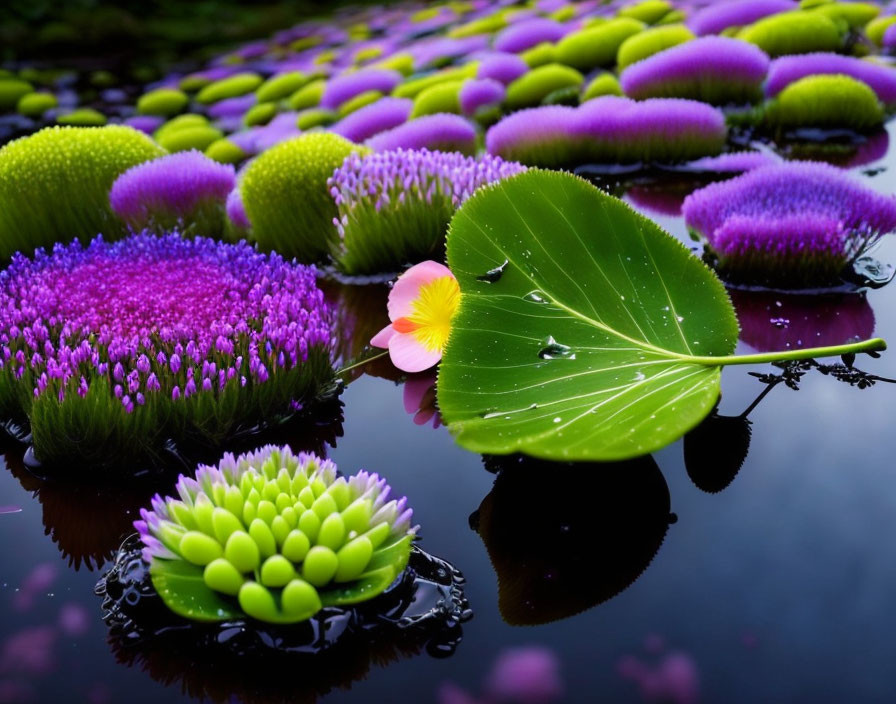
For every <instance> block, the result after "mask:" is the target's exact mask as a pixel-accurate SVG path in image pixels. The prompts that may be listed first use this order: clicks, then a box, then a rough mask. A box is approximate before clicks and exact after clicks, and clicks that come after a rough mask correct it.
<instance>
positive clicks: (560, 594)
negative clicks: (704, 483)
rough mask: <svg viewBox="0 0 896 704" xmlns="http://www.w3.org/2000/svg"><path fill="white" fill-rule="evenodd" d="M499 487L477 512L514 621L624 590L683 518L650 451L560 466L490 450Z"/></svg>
mask: <svg viewBox="0 0 896 704" xmlns="http://www.w3.org/2000/svg"><path fill="white" fill-rule="evenodd" d="M485 463H486V468H488V469H490V470H492V471H498V476H497V478H496V479H495V485H494V487H493V488H492V490H491V492H490V493H489V494H488V496H486V497H485V498H484V499H483V500H482V503H481V504H480V506H479V510H478V511H476V512H475V513H474V514H473V515H472V516H471V517H470V524H471V526H472V527H473V529H474V530H476V531H477V532H478V533H479V535H480V537H481V538H482V542H483V543H485V547H486V549H487V550H488V554H489V557H490V558H491V561H492V565H493V566H494V568H495V572H496V573H497V576H498V606H499V608H500V610H501V615H502V617H503V618H504V620H505V621H506V622H507V623H509V624H511V625H531V624H538V623H547V622H549V621H556V620H558V619H562V618H566V617H568V616H572V615H573V614H576V613H579V612H580V611H584V610H585V609H589V608H591V607H593V606H596V605H597V604H600V603H602V602H604V601H607V600H608V599H610V598H612V597H614V596H615V595H617V594H619V593H620V592H622V591H623V590H625V589H626V588H627V587H628V586H629V585H631V584H632V582H634V581H635V580H636V579H637V578H638V576H639V575H640V574H641V573H642V572H643V571H644V570H645V569H646V567H647V566H648V565H649V564H650V562H651V560H652V559H653V557H654V555H656V553H657V551H658V550H659V548H660V546H661V545H662V542H663V539H664V537H665V535H666V530H667V529H668V526H669V524H670V523H671V522H674V520H675V518H674V516H673V515H671V514H670V513H669V508H670V499H669V489H668V487H667V485H666V481H665V479H664V478H663V475H662V473H661V472H660V470H659V468H658V467H657V465H656V462H654V460H653V458H652V457H649V456H645V457H641V458H639V459H636V460H629V461H627V462H618V463H610V464H560V463H552V462H546V461H543V460H536V459H532V458H529V457H523V456H519V455H514V456H511V457H501V458H498V457H487V458H486V459H485Z"/></svg>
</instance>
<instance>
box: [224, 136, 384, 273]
mask: <svg viewBox="0 0 896 704" xmlns="http://www.w3.org/2000/svg"><path fill="white" fill-rule="evenodd" d="M366 151H367V150H366V148H365V147H361V146H359V145H356V144H354V143H352V142H349V141H348V140H347V139H345V138H343V137H340V136H338V135H335V134H330V133H323V132H320V133H313V134H306V135H302V136H300V137H296V138H295V139H290V140H288V141H286V142H283V143H281V144H278V145H277V146H275V147H273V148H271V149H268V150H267V151H266V152H265V153H264V154H262V155H261V156H259V157H258V158H257V159H256V160H255V161H253V162H252V163H251V164H250V165H249V166H248V167H247V168H246V171H245V173H244V175H243V178H242V182H241V185H240V192H241V194H242V198H243V204H244V205H245V208H246V214H247V215H248V217H249V221H250V222H251V223H252V237H253V239H254V240H255V241H256V242H257V243H258V245H259V246H260V247H261V248H262V249H264V250H268V251H270V250H276V251H277V252H279V253H280V254H283V255H284V256H288V257H297V258H298V259H299V260H300V261H302V262H314V261H320V260H322V259H324V258H326V256H327V254H328V253H329V245H328V241H329V236H330V233H331V231H332V229H333V219H334V218H335V217H337V212H336V205H335V204H334V203H333V200H332V198H331V197H330V194H329V193H328V192H327V179H328V178H329V177H330V176H331V175H332V174H333V171H334V170H335V169H336V167H338V166H339V165H340V164H342V162H343V161H344V160H345V158H346V157H347V156H348V155H349V154H351V153H353V152H366Z"/></svg>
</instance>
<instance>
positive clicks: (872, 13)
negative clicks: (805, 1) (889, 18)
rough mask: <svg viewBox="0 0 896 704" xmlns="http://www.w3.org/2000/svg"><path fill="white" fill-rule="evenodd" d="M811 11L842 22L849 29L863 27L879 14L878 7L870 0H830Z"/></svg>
mask: <svg viewBox="0 0 896 704" xmlns="http://www.w3.org/2000/svg"><path fill="white" fill-rule="evenodd" d="M812 11H813V12H817V13H819V14H821V15H825V16H826V17H830V18H831V19H832V20H834V21H835V22H844V23H845V24H846V25H847V26H848V27H849V28H850V29H858V28H859V27H864V26H865V25H866V24H868V23H869V22H870V21H871V20H873V19H874V18H875V17H877V16H878V15H879V14H880V8H879V7H878V6H877V5H872V4H871V3H870V2H832V3H829V4H827V5H821V6H820V7H817V8H815V9H814V10H812Z"/></svg>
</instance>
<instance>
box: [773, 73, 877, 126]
mask: <svg viewBox="0 0 896 704" xmlns="http://www.w3.org/2000/svg"><path fill="white" fill-rule="evenodd" d="M764 121H765V124H766V125H767V126H769V127H774V128H782V129H795V128H798V127H845V128H849V129H854V130H858V131H868V130H872V129H874V128H876V127H879V126H880V125H882V124H883V121H884V108H883V106H882V105H881V104H880V101H879V100H878V99H877V96H876V95H875V93H874V91H873V90H871V88H869V87H868V86H867V85H866V84H865V83H862V82H861V81H857V80H855V79H854V78H850V77H849V76H842V75H821V76H807V77H806V78H802V79H800V80H798V81H795V82H793V83H791V84H790V85H789V86H787V87H786V88H785V89H784V90H782V91H781V92H780V93H779V94H778V96H777V97H776V98H775V99H774V100H772V101H770V102H769V103H768V104H767V105H766V108H765V116H764Z"/></svg>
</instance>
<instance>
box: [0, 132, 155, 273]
mask: <svg viewBox="0 0 896 704" xmlns="http://www.w3.org/2000/svg"><path fill="white" fill-rule="evenodd" d="M163 153H164V152H163V150H162V149H161V148H160V147H159V146H158V145H157V144H155V143H154V142H153V141H152V140H151V139H150V138H149V137H147V136H146V135H145V134H143V133H142V132H138V131H137V130H134V129H131V128H129V127H120V126H109V127H92V128H89V127H48V128H45V129H43V130H41V131H39V132H37V133H35V134H33V135H31V136H29V137H23V138H21V139H17V140H15V141H13V142H10V143H9V144H7V145H5V146H4V147H3V148H2V149H0V257H2V258H4V259H8V258H9V257H10V256H11V255H12V254H13V252H16V251H20V252H29V253H30V252H32V251H34V249H35V248H37V247H47V246H50V245H52V244H53V243H54V242H70V241H71V240H72V239H74V238H76V237H78V238H81V239H84V240H88V239H91V238H93V237H94V236H96V235H97V234H98V233H103V234H104V235H105V236H106V237H108V238H110V239H115V238H117V237H120V236H121V235H123V234H124V232H125V229H124V227H123V226H122V224H121V223H120V222H119V221H118V219H117V218H115V216H114V215H113V213H112V211H111V210H110V208H109V188H110V187H111V186H112V182H113V181H115V179H116V178H117V177H118V176H119V174H121V173H123V172H124V171H126V170H127V169H129V168H130V167H132V166H134V165H136V164H139V163H141V162H143V161H147V160H149V159H153V158H155V157H158V156H161V155H162V154H163Z"/></svg>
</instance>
